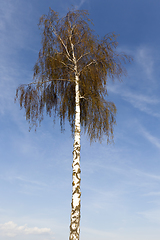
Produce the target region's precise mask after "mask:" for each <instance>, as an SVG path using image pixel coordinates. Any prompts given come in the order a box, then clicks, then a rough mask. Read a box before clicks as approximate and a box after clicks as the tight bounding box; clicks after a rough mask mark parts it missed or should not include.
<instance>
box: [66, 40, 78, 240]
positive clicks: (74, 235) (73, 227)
mask: <svg viewBox="0 0 160 240" xmlns="http://www.w3.org/2000/svg"><path fill="white" fill-rule="evenodd" d="M71 46H72V53H73V62H74V67H75V68H74V71H75V94H76V96H75V134H74V145H73V164H72V168H73V174H72V203H71V206H72V210H71V224H70V237H69V240H79V234H80V203H81V201H80V197H81V191H80V182H81V178H80V173H81V170H80V131H81V129H80V93H79V75H78V72H77V61H76V59H75V55H74V46H73V44H72V43H71Z"/></svg>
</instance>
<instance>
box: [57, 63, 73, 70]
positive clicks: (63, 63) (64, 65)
mask: <svg viewBox="0 0 160 240" xmlns="http://www.w3.org/2000/svg"><path fill="white" fill-rule="evenodd" d="M60 62H61V63H62V64H63V65H64V66H66V67H67V68H69V69H71V70H72V71H73V72H74V69H73V68H71V67H69V66H68V65H67V64H65V63H64V62H62V61H60Z"/></svg>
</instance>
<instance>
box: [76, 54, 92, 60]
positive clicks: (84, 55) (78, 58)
mask: <svg viewBox="0 0 160 240" xmlns="http://www.w3.org/2000/svg"><path fill="white" fill-rule="evenodd" d="M88 54H90V52H88V53H85V54H83V55H82V56H80V57H79V58H78V60H77V62H78V61H79V60H80V59H81V58H83V57H84V56H86V55H88Z"/></svg>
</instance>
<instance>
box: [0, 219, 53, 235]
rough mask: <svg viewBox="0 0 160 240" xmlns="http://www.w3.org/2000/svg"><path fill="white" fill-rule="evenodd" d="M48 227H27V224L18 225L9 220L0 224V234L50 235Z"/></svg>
mask: <svg viewBox="0 0 160 240" xmlns="http://www.w3.org/2000/svg"><path fill="white" fill-rule="evenodd" d="M52 234H53V233H52V231H51V229H50V228H38V227H33V228H28V227H27V224H25V225H23V226H18V225H17V224H16V223H14V222H12V221H9V222H7V223H4V224H0V236H3V237H5V236H7V237H15V236H18V235H52Z"/></svg>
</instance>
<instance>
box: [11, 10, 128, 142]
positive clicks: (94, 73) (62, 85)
mask: <svg viewBox="0 0 160 240" xmlns="http://www.w3.org/2000/svg"><path fill="white" fill-rule="evenodd" d="M88 15H89V14H88V11H86V10H72V11H69V12H68V13H67V14H66V16H65V17H63V18H59V15H58V13H57V12H55V11H53V10H52V9H50V10H49V13H48V15H43V16H42V17H41V18H40V21H39V27H40V29H41V30H42V48H41V50H40V52H39V57H38V60H37V62H36V64H35V66H34V74H33V79H34V81H33V82H32V83H30V84H23V85H20V86H19V87H18V88H17V91H16V98H15V99H17V98H18V99H19V103H20V107H21V108H24V109H25V113H26V119H27V120H28V121H29V123H30V126H35V127H37V125H38V122H39V123H40V122H41V121H42V119H43V115H44V110H45V109H46V112H47V114H49V116H51V115H53V117H54V119H55V117H56V116H57V117H59V119H60V125H61V128H63V126H64V123H65V119H66V118H67V119H68V121H69V123H70V125H71V130H72V133H73V132H74V119H75V75H76V74H77V75H78V76H79V89H80V109H81V117H80V121H81V126H82V127H83V129H84V131H85V132H87V134H88V136H89V138H90V140H91V141H92V140H96V139H98V140H102V137H103V135H104V134H105V135H106V136H107V139H108V140H111V139H112V138H113V126H114V124H115V122H116V121H115V114H116V107H115V104H114V103H113V102H108V101H107V100H106V95H107V88H106V83H107V80H108V79H109V78H111V79H112V80H114V79H115V78H118V79H121V77H122V75H123V74H125V73H126V71H125V68H124V65H123V63H127V62H128V61H129V62H130V61H131V57H130V56H127V55H126V54H125V53H118V52H117V51H116V48H117V45H118V43H117V41H116V38H117V36H116V35H115V34H114V33H110V34H107V35H105V36H104V37H103V38H102V39H100V38H99V37H98V36H97V35H96V34H95V32H94V31H93V30H91V28H90V26H89V23H90V22H91V20H90V19H89V18H88Z"/></svg>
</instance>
